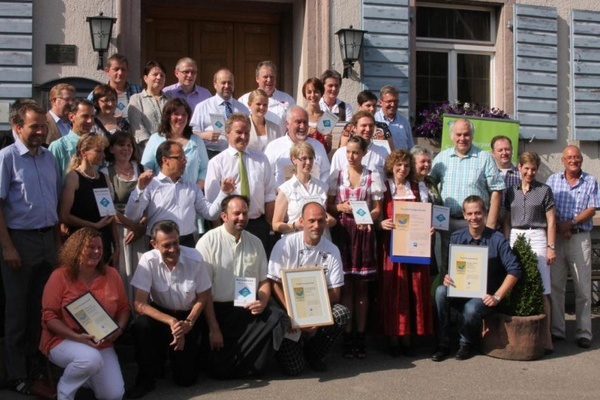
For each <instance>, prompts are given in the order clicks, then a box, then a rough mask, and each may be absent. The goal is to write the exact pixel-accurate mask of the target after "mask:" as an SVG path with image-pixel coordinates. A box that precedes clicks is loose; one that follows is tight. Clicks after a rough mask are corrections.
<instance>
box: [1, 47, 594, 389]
mask: <svg viewBox="0 0 600 400" xmlns="http://www.w3.org/2000/svg"><path fill="white" fill-rule="evenodd" d="M106 73H107V75H108V79H109V82H108V83H107V84H106V85H98V86H97V87H96V88H95V89H94V91H93V92H92V93H90V96H89V98H88V99H79V98H75V88H74V87H72V86H70V85H65V84H59V85H57V86H55V87H54V88H52V90H51V91H50V110H49V111H48V112H46V111H45V110H43V109H41V108H40V107H39V106H38V105H37V104H36V103H35V102H34V101H32V100H28V99H22V100H17V101H16V102H15V103H14V104H13V105H12V106H11V116H10V117H11V125H12V132H10V133H7V134H5V135H3V136H1V137H0V139H1V143H2V146H3V147H5V148H4V149H3V150H2V151H0V242H1V245H2V259H1V260H0V261H1V262H0V265H1V272H2V275H1V276H2V279H3V288H4V293H5V299H6V300H5V301H6V304H5V307H4V308H5V310H6V311H5V315H4V326H5V331H4V337H5V343H4V346H5V348H6V365H7V371H8V377H7V378H8V379H7V382H8V383H7V384H8V385H9V386H10V387H11V388H12V389H14V390H16V391H17V392H20V393H24V394H27V393H31V392H32V391H33V390H34V386H35V385H32V382H33V380H34V378H35V377H36V375H37V374H38V373H39V357H38V349H39V350H40V351H41V352H42V354H44V355H45V356H46V357H47V358H48V359H49V360H50V361H51V362H53V363H54V364H56V365H59V366H61V367H63V368H64V372H63V374H62V376H61V378H60V380H59V382H58V388H57V389H58V396H59V398H61V399H72V398H74V397H75V394H76V392H77V390H78V389H79V388H80V387H82V386H88V387H90V388H91V389H92V390H93V391H94V393H95V395H96V397H98V398H107V399H120V398H122V397H123V396H127V397H128V398H139V397H142V396H144V395H145V394H146V393H147V392H149V391H151V390H153V389H154V388H155V385H156V380H157V379H158V378H159V377H161V376H163V375H164V373H165V363H166V358H167V357H169V360H170V370H171V372H172V375H173V379H174V381H175V382H176V384H178V385H181V386H189V385H192V384H193V383H194V382H195V381H196V377H197V374H198V370H199V369H202V370H204V371H205V372H206V373H207V374H208V375H210V376H214V377H216V378H230V377H237V378H243V377H247V376H253V375H258V374H261V373H263V372H264V370H265V367H266V366H267V364H268V361H269V359H270V357H271V356H273V355H275V358H276V360H277V362H278V363H279V365H280V368H281V370H282V371H283V372H284V373H286V374H288V375H297V374H299V373H301V372H302V371H303V370H304V368H305V366H306V365H308V366H309V367H310V368H312V369H313V370H315V371H319V372H322V371H325V370H326V368H327V366H326V364H325V363H324V357H325V355H326V353H327V352H328V350H329V349H330V347H331V346H332V344H333V343H334V342H335V341H336V339H337V338H338V337H340V336H341V337H342V339H343V346H342V351H343V356H344V357H346V358H349V359H350V358H357V359H363V358H365V357H366V356H367V346H366V334H367V333H368V332H373V333H376V334H380V335H383V336H385V337H387V338H388V339H389V340H388V342H389V343H388V345H389V352H390V354H391V355H392V356H398V355H400V354H402V353H404V354H407V355H409V354H411V352H412V348H411V338H412V337H414V336H418V335H434V334H435V335H437V338H438V347H437V348H436V351H435V352H434V354H433V356H432V359H433V360H434V361H442V360H443V359H445V358H446V357H447V356H448V355H449V354H450V348H451V344H450V342H449V337H450V336H449V329H450V323H449V321H450V309H451V308H453V307H454V308H459V309H460V310H461V311H462V313H463V316H464V324H463V326H462V328H461V331H460V347H459V349H458V352H457V353H456V358H457V359H461V360H462V359H467V358H470V357H471V356H472V354H473V353H474V351H475V349H476V345H477V342H478V340H479V338H480V337H481V323H482V319H483V318H484V317H485V315H487V314H489V313H490V312H493V310H494V307H496V306H497V305H498V303H500V302H501V301H502V299H503V298H504V297H505V296H506V295H507V294H508V293H509V292H510V290H511V288H512V287H513V286H514V285H515V283H516V282H517V280H518V278H519V276H520V265H519V262H518V260H517V259H516V257H515V256H514V255H513V253H512V251H511V250H510V243H512V242H514V240H515V238H516V236H517V235H518V234H525V235H526V236H527V237H528V238H529V239H530V242H531V244H532V247H533V249H534V251H535V252H536V254H537V255H538V268H539V270H540V273H541V275H542V278H543V282H544V294H545V296H546V297H545V299H546V303H545V304H546V307H547V310H548V314H551V316H552V318H550V319H549V325H548V329H547V333H548V336H547V338H545V339H546V342H545V345H546V349H547V350H548V351H551V350H552V341H553V340H561V339H565V321H564V289H565V281H566V277H567V273H568V272H570V273H571V275H572V276H573V277H574V282H575V284H576V296H577V330H576V341H577V344H578V345H579V346H580V347H584V348H585V347H589V346H590V343H591V339H592V332H591V315H590V307H591V298H590V297H591V287H590V286H591V278H590V273H591V272H590V270H591V258H590V257H591V256H590V251H589V250H590V230H591V229H592V221H591V218H592V217H593V215H594V213H595V208H596V206H597V205H598V198H597V189H598V188H597V182H596V180H595V178H593V177H592V176H590V175H588V174H586V173H584V172H582V170H581V164H582V161H583V159H582V157H581V153H580V151H579V149H578V148H577V147H575V146H567V147H566V148H565V150H564V153H563V157H562V160H563V164H564V165H565V171H564V172H559V173H556V174H554V175H552V176H551V177H550V178H549V180H548V183H547V185H545V184H542V183H539V182H537V181H536V180H535V176H536V172H537V170H538V168H539V165H540V158H539V156H538V155H537V154H535V153H531V152H525V153H523V154H521V155H520V157H519V163H518V167H514V166H513V165H512V163H511V157H512V144H511V143H510V140H509V139H508V138H507V137H504V136H500V137H497V138H494V141H493V142H492V152H491V153H488V152H486V151H483V150H481V149H478V148H477V147H475V146H474V145H473V143H472V142H473V136H474V130H473V126H472V124H471V123H470V122H469V121H468V120H466V119H459V120H457V121H456V122H455V123H454V124H453V126H452V128H451V138H452V141H453V144H454V146H453V147H452V148H451V149H448V150H444V151H442V152H441V153H440V154H438V155H437V156H436V157H435V158H434V157H433V155H432V153H431V151H430V150H428V149H427V148H424V147H422V146H415V145H414V142H413V139H412V135H411V128H410V124H409V123H408V121H407V120H406V118H404V117H403V116H402V115H400V113H399V112H398V91H397V89H395V88H394V87H392V86H384V87H382V88H381V90H380V96H379V98H377V97H376V96H375V95H374V94H373V93H371V92H369V91H363V92H361V93H360V94H359V96H358V98H357V103H358V108H357V109H356V110H354V109H353V108H352V106H351V105H350V104H348V103H346V102H344V101H342V100H340V99H339V98H338V97H337V94H338V92H339V87H340V85H341V81H342V79H341V76H340V75H339V73H337V72H335V71H330V70H328V71H325V72H324V73H323V75H322V76H321V77H320V79H319V78H311V79H308V80H307V81H306V82H305V84H304V85H303V87H302V94H303V96H304V98H305V100H306V108H303V107H300V106H298V105H295V100H294V98H293V97H291V96H289V95H288V94H286V93H284V92H281V91H279V90H278V89H276V84H277V79H276V78H277V68H276V66H275V65H274V64H273V63H272V62H270V61H264V62H261V63H259V64H258V66H257V69H256V82H257V84H258V88H257V89H256V90H254V91H251V92H249V93H247V94H245V95H244V96H242V97H240V98H239V100H236V99H235V98H234V97H233V92H234V77H233V74H232V73H231V72H230V71H229V70H227V69H220V70H218V71H217V72H216V73H215V75H214V81H213V85H214V90H215V95H214V96H211V95H210V92H209V91H208V90H206V89H205V88H202V87H200V86H198V85H196V84H195V78H196V75H197V66H196V63H195V62H194V60H192V59H190V58H187V57H186V58H182V59H181V60H179V62H178V63H177V66H176V68H175V76H176V77H177V79H178V83H176V84H175V85H172V86H169V87H166V88H165V87H164V84H165V77H166V71H165V68H164V67H163V66H162V65H161V64H160V63H159V62H156V61H150V62H148V63H147V65H146V68H145V69H144V74H143V81H144V83H145V88H144V89H142V88H141V87H139V86H137V85H134V84H130V83H128V81H127V73H128V64H127V60H126V58H125V57H123V56H122V55H119V54H116V55H113V56H111V57H110V58H109V60H108V65H107V67H106ZM377 105H379V106H380V108H379V110H377ZM328 112H330V113H334V114H337V116H338V118H339V119H340V120H341V121H347V122H348V124H347V125H346V126H345V127H344V130H343V133H342V136H341V140H340V143H339V144H336V143H333V136H332V134H331V133H330V132H327V133H323V132H319V129H318V127H319V126H320V124H319V121H321V119H322V118H323V117H324V115H325V113H328ZM221 121H224V123H223V124H222V125H223V126H218V125H219V124H220V123H221ZM336 145H337V146H336ZM46 146H47V147H48V148H46ZM335 147H338V148H337V150H335V152H333V150H332V149H334V148H335ZM139 155H141V157H140V156H139ZM106 190H108V192H109V193H110V194H111V197H112V201H113V203H114V205H115V209H116V215H102V214H101V213H100V211H99V207H98V204H97V195H98V193H99V192H102V191H104V192H102V193H106V192H105V191H106ZM353 201H366V202H367V204H368V206H369V211H370V216H371V218H372V220H373V221H374V223H373V224H363V223H357V222H356V221H355V219H354V215H353V207H352V202H353ZM396 201H407V202H429V203H433V204H437V205H444V206H446V207H449V209H450V217H451V218H450V230H449V231H444V232H441V248H442V251H441V254H442V259H441V260H437V261H436V260H435V257H432V263H431V265H418V264H410V263H404V262H396V261H393V260H392V257H391V254H392V249H391V240H390V236H391V232H392V230H393V229H395V222H394V212H393V208H394V202H396ZM429 233H430V234H431V235H432V237H433V238H435V235H436V232H435V230H434V229H430V232H429ZM509 240H510V242H509ZM450 243H453V244H473V245H480V246H487V247H488V248H489V257H490V261H489V271H488V286H487V294H486V295H485V296H484V297H483V298H477V299H461V298H450V297H448V295H447V287H448V286H449V285H452V284H453V281H452V278H451V277H450V276H449V275H448V274H447V272H448V269H447V263H448V260H447V254H448V246H449V244H450ZM434 248H435V240H432V254H434V251H433V250H434ZM551 263H552V264H553V266H552V268H551V269H550V268H549V267H548V265H549V264H551ZM304 266H317V267H321V268H323V270H324V272H325V280H326V285H327V289H328V297H329V301H330V303H331V314H332V321H333V324H331V325H329V326H325V327H322V326H321V327H308V328H306V327H305V328H302V329H298V328H297V327H295V326H294V325H293V321H291V320H290V318H289V317H288V315H287V311H288V310H287V307H288V302H287V301H286V293H285V292H284V289H283V283H282V270H286V269H294V268H300V267H304ZM240 279H245V280H250V281H252V282H254V284H253V285H254V286H253V287H254V289H253V290H251V292H254V297H253V298H252V299H251V301H248V302H246V303H245V305H244V306H236V305H234V300H235V299H236V298H237V297H238V293H237V292H236V290H238V289H239V287H238V286H237V283H236V282H237V281H238V280H240ZM435 282H440V283H441V284H440V286H439V287H437V289H436V290H435V296H432V295H431V293H432V284H433V285H435ZM246 289H247V288H246ZM87 293H91V294H92V295H93V296H94V298H95V299H96V300H97V301H98V303H100V304H101V305H102V306H103V308H104V310H105V311H106V312H107V313H108V314H109V315H110V316H111V318H112V319H113V320H114V322H115V324H116V330H114V332H112V333H111V334H110V335H108V336H107V337H104V338H101V340H98V338H95V337H93V336H91V335H89V334H87V333H86V332H85V331H84V330H82V328H81V327H80V325H79V324H78V323H77V322H76V320H75V319H74V316H72V315H70V314H69V313H68V312H67V311H66V309H65V306H66V305H68V304H70V303H71V302H73V301H74V300H76V299H78V298H79V297H80V296H82V295H84V294H87ZM373 293H376V295H375V296H374V297H373ZM369 312H374V313H375V314H376V317H375V318H370V317H369ZM132 316H133V318H131V317H132ZM40 321H41V324H40ZM369 321H376V326H372V327H370V326H368V324H369ZM550 321H551V322H550ZM124 332H126V333H128V334H130V335H132V336H133V338H134V345H135V358H136V362H137V365H138V373H137V377H136V381H135V384H134V385H132V387H130V388H128V390H127V391H125V384H124V381H123V377H122V374H121V370H120V366H119V363H118V359H117V357H116V353H115V351H114V347H113V343H114V342H115V341H116V340H117V339H118V338H119V337H120V336H121V335H122V334H123V333H124ZM40 335H41V341H40ZM36 360H37V362H36ZM36 365H37V368H38V369H37V370H36Z"/></svg>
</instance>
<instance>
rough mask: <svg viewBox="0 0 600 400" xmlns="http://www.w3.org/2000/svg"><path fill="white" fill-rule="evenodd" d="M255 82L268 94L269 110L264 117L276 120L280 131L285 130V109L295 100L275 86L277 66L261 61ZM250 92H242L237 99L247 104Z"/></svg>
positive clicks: (294, 102)
mask: <svg viewBox="0 0 600 400" xmlns="http://www.w3.org/2000/svg"><path fill="white" fill-rule="evenodd" d="M256 83H257V84H258V89H262V90H264V91H265V93H266V94H267V96H269V110H268V111H267V114H266V118H267V119H269V120H271V121H273V122H276V123H277V124H279V125H280V126H281V131H282V132H283V131H284V130H285V114H286V112H287V110H288V109H289V108H290V107H291V106H293V105H295V104H296V100H294V98H293V97H292V96H290V95H289V94H287V93H285V92H282V91H280V90H277V89H276V86H277V66H276V65H275V63H273V62H272V61H261V62H259V63H258V66H257V67H256ZM249 96H250V92H248V93H246V94H244V95H243V96H242V97H240V98H239V99H238V100H239V101H240V102H241V103H242V104H244V105H247V104H248V97H249Z"/></svg>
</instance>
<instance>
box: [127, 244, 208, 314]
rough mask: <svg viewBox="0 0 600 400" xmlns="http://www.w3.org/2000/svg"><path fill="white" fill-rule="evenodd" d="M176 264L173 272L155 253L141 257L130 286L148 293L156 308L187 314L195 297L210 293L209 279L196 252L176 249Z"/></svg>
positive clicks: (158, 253) (151, 251) (183, 248)
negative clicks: (177, 254)
mask: <svg viewBox="0 0 600 400" xmlns="http://www.w3.org/2000/svg"><path fill="white" fill-rule="evenodd" d="M179 250H180V254H179V261H178V262H177V265H175V267H174V268H173V269H172V270H169V267H167V265H166V264H165V263H164V262H163V259H162V256H161V254H160V252H159V251H158V250H156V249H154V250H150V251H147V252H146V253H144V254H143V255H142V257H141V258H140V261H139V263H138V266H137V268H136V270H135V273H134V275H133V278H132V279H131V286H134V287H136V288H138V289H140V290H143V291H144V292H147V293H150V298H151V300H152V301H153V302H154V303H156V304H157V305H158V306H159V307H162V308H166V309H168V310H173V311H189V310H191V309H192V307H193V306H194V304H195V303H196V298H197V294H198V293H202V292H204V291H206V290H208V289H210V278H209V277H208V273H207V272H206V267H205V265H204V260H203V259H202V256H201V255H200V253H198V250H196V249H190V248H188V247H185V246H180V247H179Z"/></svg>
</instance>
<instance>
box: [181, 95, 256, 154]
mask: <svg viewBox="0 0 600 400" xmlns="http://www.w3.org/2000/svg"><path fill="white" fill-rule="evenodd" d="M225 101H226V100H225V99H223V98H222V97H221V96H219V95H218V94H215V95H214V96H212V97H210V98H208V99H206V100H204V101H203V102H201V103H200V104H198V105H197V106H196V108H195V109H194V113H193V115H192V119H191V120H190V126H191V127H192V130H193V131H194V132H206V131H212V130H214V129H213V127H212V122H211V120H210V114H221V115H223V116H225ZM227 101H229V103H230V104H231V111H232V112H240V113H242V114H246V115H250V110H248V107H246V105H245V104H242V103H240V102H239V101H237V100H236V99H234V98H233V97H232V98H230V99H229V100H227ZM204 144H205V145H206V149H207V150H212V151H223V150H225V149H226V148H227V146H228V143H227V139H226V138H225V135H221V137H220V138H219V140H218V141H217V142H211V141H206V140H205V141H204Z"/></svg>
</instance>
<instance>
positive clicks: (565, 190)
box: [546, 171, 600, 231]
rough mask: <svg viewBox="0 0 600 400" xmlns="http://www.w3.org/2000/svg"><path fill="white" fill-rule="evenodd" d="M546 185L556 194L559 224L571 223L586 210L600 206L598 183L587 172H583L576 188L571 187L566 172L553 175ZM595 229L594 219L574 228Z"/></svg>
mask: <svg viewBox="0 0 600 400" xmlns="http://www.w3.org/2000/svg"><path fill="white" fill-rule="evenodd" d="M546 183H547V184H548V186H550V188H551V189H552V193H553V194H554V203H556V220H557V222H561V221H570V220H572V219H573V218H575V217H576V216H577V215H579V214H581V213H582V212H583V211H584V210H585V209H587V208H590V207H593V208H597V207H598V206H599V204H600V202H599V201H598V181H597V180H596V178H594V177H593V176H592V175H590V174H588V173H587V172H583V171H581V175H580V176H579V180H578V181H577V183H576V184H575V185H574V186H571V185H569V181H568V180H567V178H566V177H565V173H564V172H557V173H555V174H552V175H551V176H550V177H549V178H548V181H547V182H546ZM593 227H594V223H593V221H592V218H588V219H587V220H586V221H585V222H582V223H578V224H577V225H575V226H574V227H573V228H581V229H583V230H584V231H591V230H592V228H593Z"/></svg>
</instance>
